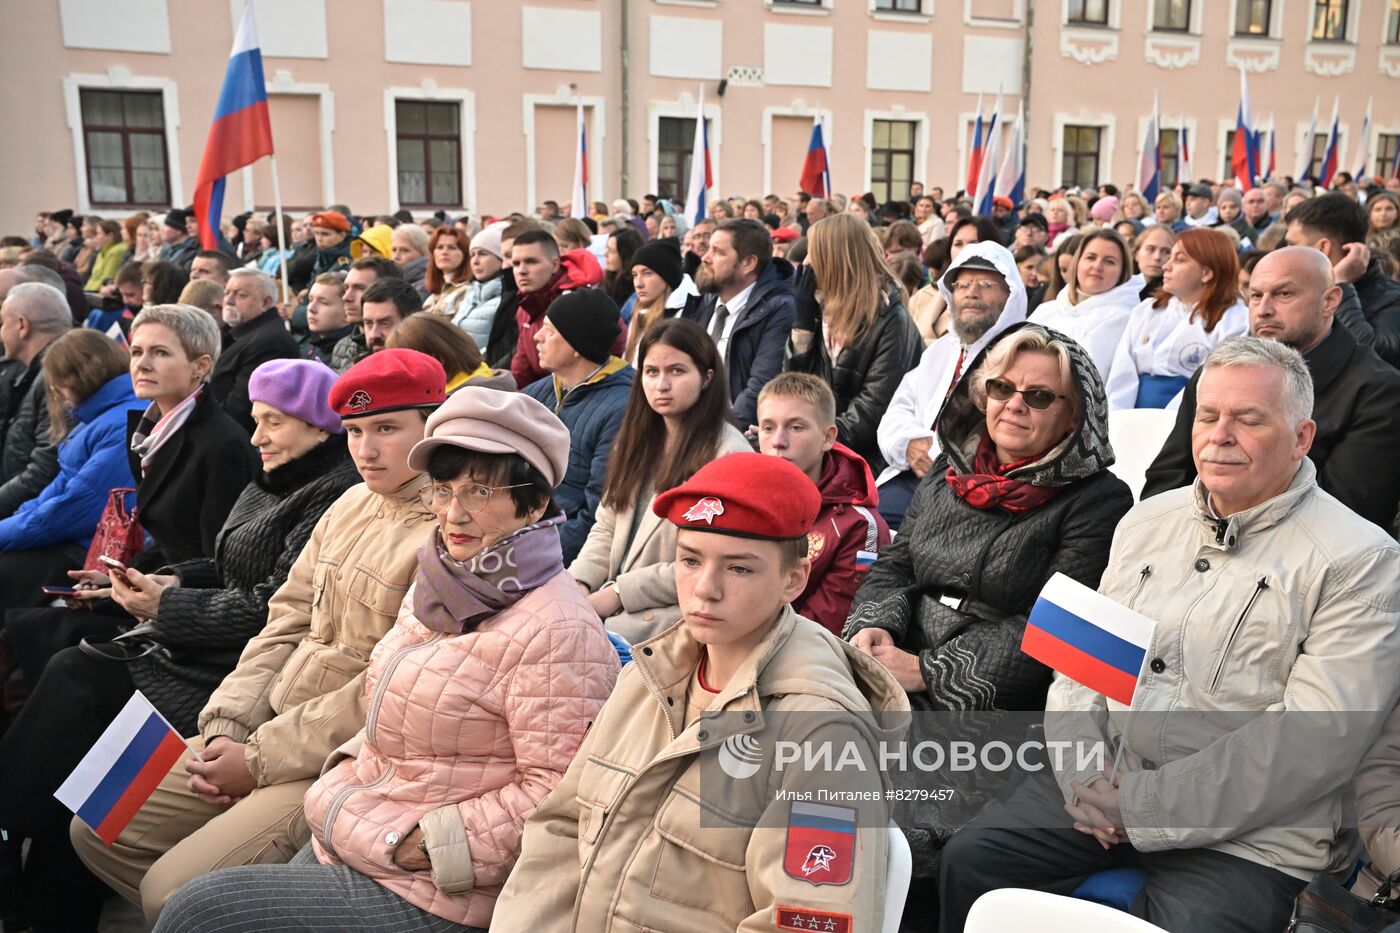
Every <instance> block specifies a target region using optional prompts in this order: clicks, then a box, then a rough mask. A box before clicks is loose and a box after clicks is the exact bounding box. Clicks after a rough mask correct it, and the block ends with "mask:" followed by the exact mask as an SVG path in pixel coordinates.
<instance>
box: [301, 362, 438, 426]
mask: <svg viewBox="0 0 1400 933" xmlns="http://www.w3.org/2000/svg"><path fill="white" fill-rule="evenodd" d="M446 400H447V373H446V372H444V371H443V368H442V364H441V363H439V362H438V361H437V360H435V359H433V358H432V357H431V356H429V355H428V354H426V353H419V352H418V351H417V350H402V349H400V350H380V351H379V352H378V353H371V354H370V355H369V356H367V357H365V358H364V359H362V360H360V361H359V362H358V363H356V364H355V365H354V366H351V367H350V368H349V369H347V370H346V371H345V374H344V375H342V376H341V377H340V378H339V379H337V380H336V381H335V385H333V386H331V394H330V399H329V401H330V406H331V411H333V412H335V413H336V414H337V415H340V417H342V418H359V417H362V416H364V415H379V414H383V413H385V412H390V411H400V410H401V409H404V408H436V407H438V406H439V405H441V404H442V403H443V402H445V401H446Z"/></svg>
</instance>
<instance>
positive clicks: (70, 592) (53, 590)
mask: <svg viewBox="0 0 1400 933" xmlns="http://www.w3.org/2000/svg"><path fill="white" fill-rule="evenodd" d="M41 592H42V593H43V594H44V595H45V596H64V597H70V598H71V597H73V596H77V595H78V590H77V588H76V587H72V586H46V587H44V588H43V589H42V590H41Z"/></svg>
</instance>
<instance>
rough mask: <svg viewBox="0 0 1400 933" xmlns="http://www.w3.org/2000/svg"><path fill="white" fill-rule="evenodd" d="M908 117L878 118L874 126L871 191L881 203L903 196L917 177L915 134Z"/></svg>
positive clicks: (871, 156)
mask: <svg viewBox="0 0 1400 933" xmlns="http://www.w3.org/2000/svg"><path fill="white" fill-rule="evenodd" d="M917 130H918V124H916V123H913V122H911V121H909V120H876V121H874V124H873V125H872V127H871V134H870V139H871V144H870V191H871V193H873V194H874V195H875V200H876V201H877V202H879V203H880V204H884V203H885V202H886V201H893V200H896V199H898V200H903V199H904V198H906V197H908V195H909V185H910V184H911V183H912V182H913V181H914V135H915V133H916V132H917Z"/></svg>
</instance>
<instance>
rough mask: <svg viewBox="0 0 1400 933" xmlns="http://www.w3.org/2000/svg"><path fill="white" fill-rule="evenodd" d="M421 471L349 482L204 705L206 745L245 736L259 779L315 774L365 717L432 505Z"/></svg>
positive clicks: (202, 732) (279, 780)
mask: <svg viewBox="0 0 1400 933" xmlns="http://www.w3.org/2000/svg"><path fill="white" fill-rule="evenodd" d="M426 482H427V479H426V477H423V476H416V477H414V478H413V479H412V480H410V481H409V482H408V483H407V484H405V485H404V486H401V487H400V488H399V489H397V490H395V491H394V493H393V494H391V495H387V496H384V495H379V494H378V493H374V492H370V491H369V489H368V488H367V487H366V486H365V485H364V484H363V483H361V484H359V485H357V486H352V487H350V488H349V489H347V490H346V491H345V493H344V495H342V496H341V497H340V498H339V499H337V500H336V502H335V504H334V505H332V506H331V507H330V508H329V509H327V510H326V514H325V515H323V516H321V520H320V521H319V522H317V524H316V529H315V530H314V531H313V532H312V533H311V540H310V541H308V542H307V544H306V547H305V548H304V549H303V550H302V552H301V555H300V556H299V557H297V560H296V563H295V564H293V565H292V572H291V573H290V574H288V576H287V582H286V583H284V584H283V585H282V587H281V588H280V589H279V590H278V591H277V592H276V594H274V595H273V597H272V599H271V600H270V601H269V603H268V613H267V625H265V626H264V627H263V630H262V631H261V632H259V633H258V634H257V635H256V636H255V637H254V638H252V639H251V640H250V641H249V642H248V645H247V647H245V648H244V649H243V655H242V656H241V657H240V658H239V659H238V666H237V667H236V668H234V669H233V672H232V673H231V674H229V675H228V676H227V677H225V678H224V681H223V683H221V684H220V685H219V688H218V689H217V690H215V691H214V695H213V696H212V697H210V698H209V702H208V703H207V704H206V705H205V707H204V710H203V711H202V712H201V713H200V714H199V732H200V735H202V736H203V737H204V740H205V742H208V741H210V740H212V739H213V738H214V737H215V736H219V735H224V736H228V737H229V738H230V739H233V740H235V741H238V742H244V743H246V746H247V747H246V750H245V757H246V760H247V762H248V770H249V771H250V772H251V773H252V775H253V780H254V781H256V782H257V786H259V787H262V786H266V785H269V784H282V783H285V782H287V781H297V780H304V779H307V778H314V777H316V775H318V774H320V773H321V766H322V764H324V763H325V760H326V757H327V756H328V755H330V753H331V752H332V751H334V750H335V748H336V747H337V746H339V745H340V744H341V743H342V742H344V741H346V740H347V739H349V738H350V737H351V736H353V735H354V734H355V733H357V732H359V731H360V729H361V728H362V727H363V726H364V724H365V704H364V696H363V694H364V676H365V675H364V672H365V667H366V665H368V664H369V656H370V652H371V651H373V650H374V646H375V645H376V644H378V643H379V639H381V638H383V637H384V634H385V633H386V632H388V631H389V629H391V628H393V625H394V620H395V618H397V616H398V612H399V606H400V604H401V603H402V602H403V598H404V594H405V593H407V592H408V586H409V584H410V583H412V582H413V575H414V573H415V571H416V570H417V568H418V548H419V547H420V546H421V545H422V544H423V543H424V542H425V541H427V540H428V536H429V535H430V534H431V531H432V521H433V519H432V513H431V512H429V511H428V510H427V509H425V508H424V507H423V506H422V504H421V503H420V502H419V501H418V490H419V488H420V487H421V486H423V484H424V483H426Z"/></svg>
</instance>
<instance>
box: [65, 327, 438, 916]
mask: <svg viewBox="0 0 1400 933" xmlns="http://www.w3.org/2000/svg"><path fill="white" fill-rule="evenodd" d="M446 382H447V377H446V375H445V374H444V372H443V369H442V365H441V364H440V363H438V362H437V361H436V360H434V359H433V358H431V357H429V356H427V355H425V354H422V353H418V352H417V351H414V350H383V351H380V352H379V353H376V354H374V355H373V356H371V357H369V358H367V359H365V360H362V361H361V362H359V363H356V364H355V365H354V366H352V367H350V369H348V370H347V371H346V372H345V374H344V375H343V376H341V377H340V378H339V379H338V380H337V381H336V383H335V385H334V386H333V387H332V389H331V395H330V399H329V401H330V406H331V408H332V409H333V410H334V411H335V412H336V413H337V414H339V415H340V416H341V418H342V420H343V421H344V424H345V432H346V435H347V439H348V441H349V446H350V454H351V456H352V457H353V458H354V461H355V466H356V467H357V468H358V469H359V471H360V475H361V476H362V477H363V478H364V483H363V484H361V485H358V486H353V487H351V488H350V489H349V490H347V491H346V492H345V494H344V495H342V496H341V497H340V499H338V500H337V501H336V503H335V504H334V505H332V506H331V507H330V509H329V510H327V512H326V514H325V515H324V516H322V518H321V521H320V522H319V523H318V524H317V525H316V529H315V531H313V532H312V534H311V540H310V541H309V542H308V543H307V545H306V548H305V549H304V550H303V551H302V552H301V555H300V556H299V557H298V558H297V560H296V563H295V564H294V565H293V566H292V569H291V572H290V574H289V575H288V577H287V582H286V583H285V584H284V585H283V586H282V588H281V589H279V590H278V591H277V593H276V594H275V595H274V596H273V597H272V599H271V601H270V602H269V607H268V621H267V625H266V626H265V627H264V628H263V630H262V631H261V632H260V633H259V634H258V635H257V636H255V637H254V638H253V639H252V640H251V641H249V642H248V645H247V647H246V648H245V649H244V651H243V655H242V657H240V658H239V661H238V666H237V667H236V668H234V671H233V673H231V674H229V675H228V676H227V677H226V678H224V681H223V683H222V684H220V686H219V688H218V689H217V690H215V691H214V694H213V696H212V697H210V699H209V703H208V705H206V706H205V708H204V711H203V712H202V713H200V716H199V729H200V734H199V735H198V736H196V737H194V738H192V739H190V744H191V745H192V746H193V747H194V748H195V750H196V751H198V752H199V753H200V754H201V757H202V760H196V759H195V758H194V757H193V756H192V755H191V754H189V753H186V754H185V756H184V757H183V758H182V759H181V760H180V762H178V763H177V764H176V765H175V767H174V768H173V769H172V770H171V771H170V773H169V774H168V775H166V777H165V779H164V780H163V781H162V782H161V784H160V786H159V787H158V788H157V789H156V791H155V793H153V794H152V795H151V797H150V799H149V800H147V801H146V803H145V805H144V806H142V807H141V809H140V810H139V811H138V812H137V813H136V815H135V817H134V818H133V819H132V821H131V823H130V825H128V826H127V828H126V829H125V830H124V831H123V832H122V834H121V836H120V837H118V839H117V841H116V843H115V844H114V845H112V846H111V848H107V847H105V846H104V845H102V843H101V841H100V840H99V839H98V838H97V836H96V835H95V834H94V833H93V832H92V830H90V829H88V828H87V826H86V825H85V824H83V823H81V822H79V821H74V823H73V824H72V827H71V836H72V839H73V845H74V847H75V848H76V849H77V851H78V854H79V856H81V858H82V859H83V861H84V862H85V863H86V864H87V866H88V867H89V868H90V869H91V870H92V871H93V873H94V874H96V875H97V876H98V877H99V878H101V879H102V880H103V881H105V882H106V883H107V884H108V885H110V886H111V887H112V888H113V889H115V890H116V891H117V892H118V893H119V894H121V895H122V896H123V897H125V898H126V899H127V900H129V901H132V902H133V903H137V904H140V905H141V906H142V907H143V908H144V909H145V912H146V919H147V920H148V921H149V922H150V923H152V924H154V923H155V922H156V919H157V918H158V917H159V916H160V911H161V908H162V907H164V905H165V902H166V900H167V899H168V898H169V897H170V895H171V894H173V893H174V892H175V890H176V889H177V888H179V887H180V885H182V884H184V883H185V882H186V881H189V880H190V879H191V878H194V877H197V876H198V875H202V874H204V873H205V872H209V871H213V870H214V869H216V868H223V867H225V866H231V865H247V864H252V863H257V862H285V861H287V860H288V859H289V858H291V857H292V856H293V855H295V854H296V852H297V850H298V849H299V848H301V847H302V846H303V845H305V844H306V843H307V841H308V840H309V839H310V835H309V833H308V831H307V828H306V823H305V821H304V820H303V818H302V812H301V807H302V797H303V796H304V795H305V794H306V790H307V788H308V787H310V786H311V783H312V782H313V781H314V780H315V779H316V777H317V775H319V774H320V772H321V766H322V764H323V763H324V762H325V760H326V758H327V756H329V755H330V753H331V752H332V751H334V750H335V749H336V748H337V747H338V746H340V745H341V744H342V743H343V742H345V741H346V740H347V739H349V738H350V737H352V736H353V735H355V733H357V732H358V731H359V730H360V729H361V728H362V727H363V726H364V721H365V709H364V670H365V667H366V665H367V664H368V663H369V656H370V652H371V651H372V650H373V648H374V646H375V644H376V643H377V642H378V641H379V639H380V638H381V637H382V636H383V635H384V633H386V632H387V631H389V629H390V628H392V627H393V624H394V619H395V618H396V617H397V615H398V611H399V605H400V604H401V603H402V602H403V599H404V595H405V594H406V593H407V592H408V587H409V584H410V583H411V582H412V581H413V574H414V572H415V570H416V568H417V566H418V548H419V546H420V545H421V544H423V543H424V542H425V541H426V540H427V539H428V536H429V535H430V534H431V533H432V529H433V527H434V525H433V518H432V515H431V513H430V512H429V511H428V510H427V509H426V508H424V507H423V506H422V504H421V503H420V502H419V500H418V490H419V488H420V487H421V486H422V485H423V484H424V483H425V482H426V477H425V476H423V475H422V474H420V473H418V472H417V471H416V470H414V469H412V468H410V467H409V465H408V452H409V450H410V449H411V448H412V447H413V445H414V444H415V443H417V442H418V441H420V440H422V438H423V425H424V422H425V421H426V420H427V416H428V415H429V414H430V413H431V412H432V410H433V409H434V408H436V407H437V406H438V405H440V404H441V403H442V402H443V400H444V399H445V398H446V391H445V387H446Z"/></svg>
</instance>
